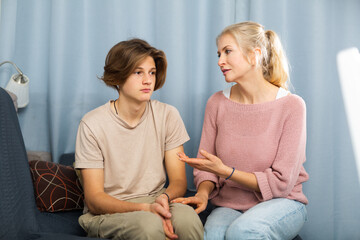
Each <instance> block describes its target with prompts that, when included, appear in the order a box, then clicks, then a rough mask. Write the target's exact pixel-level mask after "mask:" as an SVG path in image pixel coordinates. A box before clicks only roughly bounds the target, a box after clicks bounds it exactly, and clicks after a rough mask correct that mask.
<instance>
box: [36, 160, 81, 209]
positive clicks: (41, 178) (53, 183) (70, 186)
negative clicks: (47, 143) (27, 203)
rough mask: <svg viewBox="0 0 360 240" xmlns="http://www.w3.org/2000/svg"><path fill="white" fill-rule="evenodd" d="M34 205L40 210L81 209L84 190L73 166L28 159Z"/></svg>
mask: <svg viewBox="0 0 360 240" xmlns="http://www.w3.org/2000/svg"><path fill="white" fill-rule="evenodd" d="M29 165H30V171H31V175H32V180H33V184H34V191H35V198H36V205H37V208H38V209H39V210H40V211H46V212H58V211H67V210H75V209H82V208H83V207H84V192H83V189H82V187H81V184H80V180H79V178H78V177H77V175H76V173H75V170H74V168H73V167H70V166H65V165H61V164H58V163H53V162H46V161H40V160H35V161H29Z"/></svg>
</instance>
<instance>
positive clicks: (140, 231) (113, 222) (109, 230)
mask: <svg viewBox="0 0 360 240" xmlns="http://www.w3.org/2000/svg"><path fill="white" fill-rule="evenodd" d="M162 192H164V191H160V192H159V193H157V194H155V195H153V196H148V197H140V198H134V199H131V200H129V201H130V202H137V203H153V202H155V199H156V197H157V196H159V195H160V194H161V193H162ZM170 212H171V215H172V216H171V222H172V224H173V227H174V232H175V233H176V234H177V235H178V236H179V239H180V240H181V239H183V240H187V239H192V240H196V239H203V235H204V229H203V225H202V223H201V220H200V218H199V216H198V215H197V214H196V212H195V211H194V209H193V208H192V207H189V206H187V205H184V204H180V203H171V204H170ZM79 223H80V225H81V227H82V228H83V229H84V230H85V231H86V232H87V233H88V237H100V238H108V239H131V240H132V239H152V240H153V239H155V240H158V239H159V240H160V239H165V233H164V230H163V226H162V221H161V219H160V217H159V216H158V215H156V214H154V213H151V212H146V211H135V212H127V213H115V214H103V215H93V214H91V213H86V214H84V215H82V216H80V218H79Z"/></svg>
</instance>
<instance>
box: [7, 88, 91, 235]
mask: <svg viewBox="0 0 360 240" xmlns="http://www.w3.org/2000/svg"><path fill="white" fill-rule="evenodd" d="M0 192H1V198H0V239H1V240H17V239H19V240H24V239H46V240H49V239H54V240H57V239H59V240H60V239H61V240H64V239H69V240H72V239H74V240H76V239H79V240H80V239H91V238H87V237H86V233H85V232H84V231H83V229H82V228H81V227H80V225H79V224H78V222H77V219H78V217H79V216H80V214H81V213H82V210H80V209H79V210H74V211H59V212H42V211H39V209H38V208H37V205H36V200H35V194H34V185H33V181H32V174H31V171H30V167H29V162H28V159H27V153H26V150H25V145H24V141H23V137H22V134H21V130H20V126H19V122H18V117H17V113H16V110H15V107H14V103H13V101H12V99H11V97H10V96H9V94H8V93H7V92H6V91H5V90H4V89H3V88H0Z"/></svg>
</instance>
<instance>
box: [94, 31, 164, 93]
mask: <svg viewBox="0 0 360 240" xmlns="http://www.w3.org/2000/svg"><path fill="white" fill-rule="evenodd" d="M148 56H150V57H152V58H153V59H154V62H155V66H156V82H155V87H154V91H156V90H157V89H160V88H161V87H162V86H163V85H164V83H165V79H166V68H167V61H166V56H165V53H164V52H163V51H161V50H158V49H156V48H154V47H152V46H151V45H150V44H148V43H147V42H146V41H144V40H142V39H138V38H134V39H131V40H128V41H122V42H119V43H118V44H116V45H115V46H113V47H112V48H111V49H110V51H109V53H108V55H107V56H106V60H105V66H104V74H103V76H102V77H101V78H100V79H101V80H103V81H104V82H105V83H106V85H108V86H110V87H113V88H115V89H116V90H118V91H119V88H121V87H122V86H123V85H124V83H125V82H126V80H127V79H128V77H129V76H130V75H131V74H132V73H133V71H134V70H135V69H136V68H137V67H138V66H139V64H141V62H142V61H143V60H144V59H145V58H146V57H148Z"/></svg>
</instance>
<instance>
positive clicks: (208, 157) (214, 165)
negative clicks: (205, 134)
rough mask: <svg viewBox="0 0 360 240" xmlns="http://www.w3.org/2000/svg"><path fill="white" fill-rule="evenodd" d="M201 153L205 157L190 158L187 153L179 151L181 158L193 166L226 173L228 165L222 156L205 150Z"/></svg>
mask: <svg viewBox="0 0 360 240" xmlns="http://www.w3.org/2000/svg"><path fill="white" fill-rule="evenodd" d="M200 154H201V155H203V156H204V157H205V158H189V157H188V156H186V155H185V153H182V152H181V153H178V156H179V160H181V161H184V162H186V163H187V164H189V165H190V166H191V167H193V168H196V169H199V170H202V171H207V172H211V173H214V174H216V175H218V176H222V175H224V176H225V175H226V172H227V171H226V170H227V168H229V167H227V166H226V165H224V164H223V162H222V161H221V159H220V158H218V157H217V156H215V155H212V154H210V153H208V152H206V151H205V150H200Z"/></svg>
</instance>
